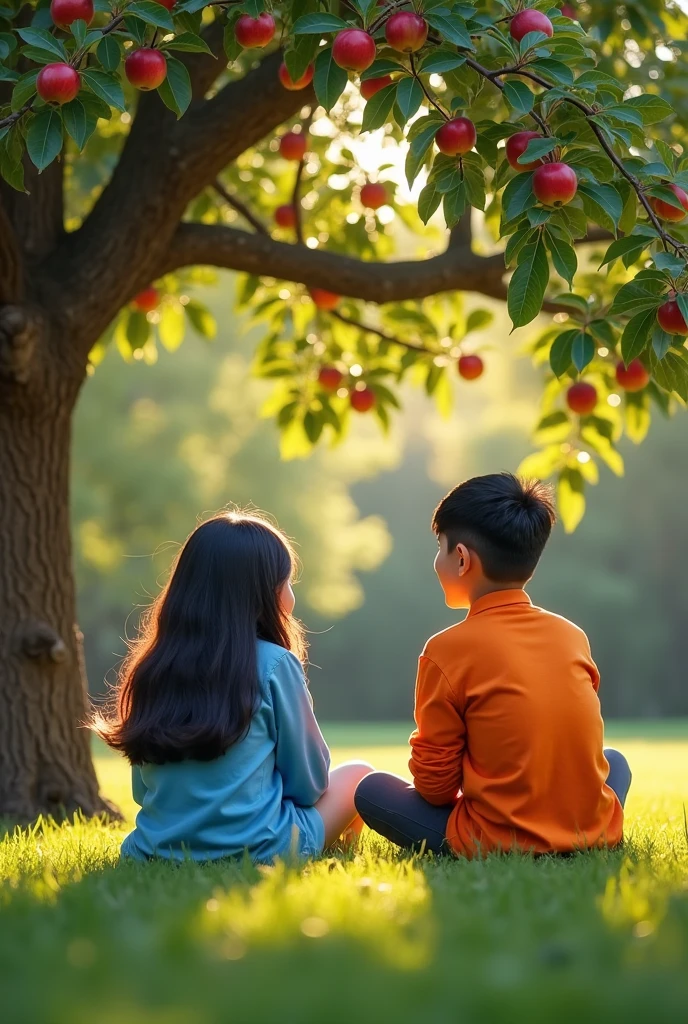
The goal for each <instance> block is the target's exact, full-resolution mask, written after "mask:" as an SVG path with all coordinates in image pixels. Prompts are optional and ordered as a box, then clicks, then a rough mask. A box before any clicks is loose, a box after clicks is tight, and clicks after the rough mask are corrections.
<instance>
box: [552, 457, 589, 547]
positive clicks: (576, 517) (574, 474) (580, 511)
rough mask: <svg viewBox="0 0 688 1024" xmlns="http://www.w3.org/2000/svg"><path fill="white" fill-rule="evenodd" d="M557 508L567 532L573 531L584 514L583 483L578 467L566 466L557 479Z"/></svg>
mask: <svg viewBox="0 0 688 1024" xmlns="http://www.w3.org/2000/svg"><path fill="white" fill-rule="evenodd" d="M557 509H558V511H559V518H560V519H561V522H562V525H563V527H564V529H565V530H566V532H567V533H573V531H574V530H575V529H576V527H577V526H578V524H579V523H580V521H581V519H582V518H583V516H584V515H585V484H584V482H583V474H582V473H581V471H580V470H579V469H573V468H571V467H570V466H567V467H566V468H565V469H562V471H561V473H560V474H559V480H558V481H557Z"/></svg>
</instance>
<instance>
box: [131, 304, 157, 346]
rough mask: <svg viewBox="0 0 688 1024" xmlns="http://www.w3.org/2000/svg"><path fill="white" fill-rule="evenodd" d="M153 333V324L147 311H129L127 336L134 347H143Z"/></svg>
mask: <svg viewBox="0 0 688 1024" xmlns="http://www.w3.org/2000/svg"><path fill="white" fill-rule="evenodd" d="M150 335H151V326H150V324H149V323H148V319H147V317H146V314H145V313H142V312H141V310H139V309H134V310H132V311H131V312H130V313H129V317H128V319H127V328H126V336H127V341H128V342H129V344H130V345H131V347H132V349H133V350H134V351H136V349H139V348H143V346H144V345H145V344H146V342H147V341H148V339H149V338H150Z"/></svg>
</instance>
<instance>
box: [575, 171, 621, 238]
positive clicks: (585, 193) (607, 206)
mask: <svg viewBox="0 0 688 1024" xmlns="http://www.w3.org/2000/svg"><path fill="white" fill-rule="evenodd" d="M578 194H579V195H580V196H581V198H582V200H583V209H584V210H585V212H586V213H587V215H588V217H590V218H591V220H593V221H594V222H595V223H596V224H599V225H600V227H603V228H608V229H609V230H610V231H614V232H616V229H617V228H618V226H619V219H620V218H621V214H622V212H623V201H622V199H621V196H620V195H619V193H618V192H617V191H616V189H615V188H614V186H613V185H594V186H593V185H588V184H586V183H585V182H579V183H578Z"/></svg>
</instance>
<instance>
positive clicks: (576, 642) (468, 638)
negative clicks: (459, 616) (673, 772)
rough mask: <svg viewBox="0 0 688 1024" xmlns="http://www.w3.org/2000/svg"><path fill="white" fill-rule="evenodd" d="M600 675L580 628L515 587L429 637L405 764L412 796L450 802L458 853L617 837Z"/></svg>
mask: <svg viewBox="0 0 688 1024" xmlns="http://www.w3.org/2000/svg"><path fill="white" fill-rule="evenodd" d="M599 681H600V677H599V673H598V671H597V668H596V666H595V663H594V662H593V660H592V656H591V654H590V645H589V643H588V639H587V637H586V635H585V633H583V631H582V630H580V629H578V627H577V626H574V625H573V623H571V622H568V621H567V620H566V619H563V618H561V617H560V616H558V615H553V614H551V613H550V612H546V611H543V610H542V609H541V608H535V607H534V606H533V605H532V604H531V601H530V598H529V597H528V595H527V594H526V593H524V591H522V590H503V591H500V592H497V593H493V594H488V595H487V596H485V597H481V598H480V599H479V600H478V601H476V602H475V603H474V604H473V605H472V607H471V610H470V612H469V613H468V617H467V618H466V620H465V621H464V622H462V623H459V624H458V625H456V626H452V627H451V628H450V629H446V630H444V632H442V633H438V634H437V636H434V637H432V638H431V639H430V640H429V641H428V643H427V645H426V647H425V650H424V651H423V654H422V655H421V658H420V664H419V668H418V680H417V684H416V712H415V717H416V731H415V732H414V733H413V735H412V736H411V749H412V756H411V760H410V762H409V767H410V769H411V774H412V775H413V778H414V780H415V786H416V789H417V790H418V792H419V793H420V794H421V796H423V797H424V798H425V799H426V800H428V801H429V802H430V803H432V804H448V803H452V804H454V808H453V810H452V812H451V814H450V816H449V821H448V824H447V840H448V841H449V843H450V845H451V847H452V849H453V850H454V851H455V853H459V854H465V855H466V856H469V857H470V856H475V855H479V854H484V853H488V852H489V851H491V850H509V849H512V848H514V847H516V848H519V849H522V850H526V851H532V852H534V853H549V852H554V851H565V850H574V849H585V848H586V847H588V848H589V847H593V846H603V845H605V844H606V845H608V846H610V847H612V846H616V845H617V844H618V843H619V842H620V841H621V837H622V829H623V810H622V808H621V804H620V803H619V801H618V799H617V798H616V796H615V794H614V792H613V791H612V790H611V789H610V788H609V786H607V785H606V784H605V783H606V778H607V773H608V770H609V767H608V765H607V761H606V760H605V757H604V754H603V753H602V746H603V725H602V717H601V714H600V702H599V699H598V696H597V689H598V686H599Z"/></svg>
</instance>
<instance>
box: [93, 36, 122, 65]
mask: <svg viewBox="0 0 688 1024" xmlns="http://www.w3.org/2000/svg"><path fill="white" fill-rule="evenodd" d="M96 57H97V58H98V60H99V62H100V64H101V65H102V66H103V67H104V68H105V70H106V71H116V70H117V68H118V67H119V64H120V61H121V59H122V50H121V49H120V45H119V43H118V42H117V40H116V39H115V38H114V37H113V36H112V35H107V36H103V38H102V39H101V40H100V42H99V43H98V45H97V47H96Z"/></svg>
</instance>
